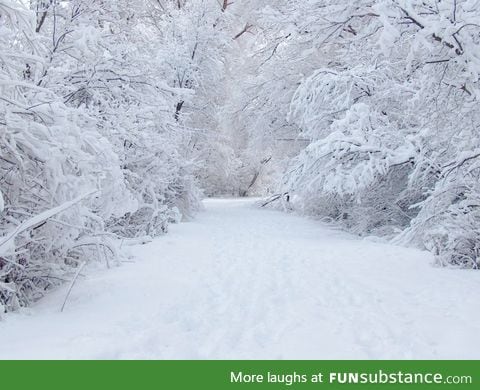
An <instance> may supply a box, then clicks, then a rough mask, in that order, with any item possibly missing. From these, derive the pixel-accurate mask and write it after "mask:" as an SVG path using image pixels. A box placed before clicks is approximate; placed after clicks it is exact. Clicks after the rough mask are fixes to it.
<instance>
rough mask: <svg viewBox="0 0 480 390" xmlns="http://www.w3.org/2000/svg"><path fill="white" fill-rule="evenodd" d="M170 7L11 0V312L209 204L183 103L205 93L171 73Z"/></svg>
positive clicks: (7, 176)
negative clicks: (166, 26) (203, 200)
mask: <svg viewBox="0 0 480 390" xmlns="http://www.w3.org/2000/svg"><path fill="white" fill-rule="evenodd" d="M166 12H167V11H166V10H165V9H163V8H162V5H161V4H157V3H153V2H150V1H147V0H145V1H139V2H135V4H131V2H127V1H119V2H104V1H100V0H88V1H83V0H82V1H80V0H73V1H70V2H57V1H49V0H47V1H45V0H42V1H38V2H31V7H29V8H28V9H27V8H25V6H24V5H23V3H22V2H18V1H13V0H1V1H0V59H1V60H0V194H1V196H0V198H1V202H0V206H1V207H0V213H1V214H0V217H1V221H0V306H1V307H2V309H0V312H2V311H3V310H4V309H6V310H12V309H15V308H17V307H19V306H25V305H28V304H29V303H31V302H32V301H34V300H35V299H37V298H38V297H40V296H41V295H43V294H44V292H45V291H46V290H48V289H49V288H50V287H52V286H55V285H57V284H58V283H61V282H63V281H64V280H68V279H69V278H70V277H71V276H72V275H73V273H74V271H75V268H77V267H78V266H79V265H80V264H82V263H83V262H87V261H91V260H98V261H104V262H105V263H106V264H107V265H109V264H110V262H112V261H115V260H116V259H118V256H119V253H117V242H118V238H122V237H137V236H145V235H149V236H155V235H158V234H161V233H164V232H166V231H167V229H168V224H169V223H170V222H176V221H179V220H180V219H181V218H182V217H185V216H186V217H188V216H190V215H191V213H192V212H193V211H195V210H196V209H197V208H198V207H199V199H200V193H199V190H198V188H197V184H196V178H195V172H196V171H197V170H198V165H199V164H200V162H198V161H194V158H195V157H196V156H195V155H192V146H191V145H192V143H193V142H192V140H193V139H194V138H195V137H194V136H193V135H192V134H193V133H194V132H193V131H192V129H190V128H189V127H188V125H186V123H185V121H184V120H183V119H182V118H180V114H179V112H178V102H179V100H183V101H188V100H192V99H193V97H194V92H195V91H194V90H193V89H190V90H187V89H186V88H184V87H183V88H182V86H178V85H172V84H171V83H170V81H171V79H172V72H174V70H175V69H173V68H172V67H171V66H170V64H168V63H167V62H166V60H165V59H166V58H167V57H168V56H169V55H170V54H171V45H170V42H168V41H166V40H165V39H164V38H165V37H164V36H163V35H162V34H160V32H159V30H158V28H157V27H158V26H157V25H156V23H157V21H158V20H159V19H158V20H157V17H158V18H165V20H166V21H168V23H170V28H172V29H173V28H174V24H175V23H176V22H178V20H176V19H175V18H172V17H169V16H168V15H166ZM154 16H155V17H154ZM187 38H189V39H194V37H188V36H187V37H185V39H187ZM197 49H198V50H199V52H201V50H202V49H201V48H200V47H198V48H197Z"/></svg>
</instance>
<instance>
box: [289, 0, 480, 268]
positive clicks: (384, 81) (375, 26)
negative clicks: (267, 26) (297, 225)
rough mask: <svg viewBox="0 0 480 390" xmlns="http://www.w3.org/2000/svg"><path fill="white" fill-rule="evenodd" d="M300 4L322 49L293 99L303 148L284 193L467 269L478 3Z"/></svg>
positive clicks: (475, 194) (471, 255)
mask: <svg viewBox="0 0 480 390" xmlns="http://www.w3.org/2000/svg"><path fill="white" fill-rule="evenodd" d="M286 3H287V4H288V3H289V2H288V1H286ZM307 8H309V9H310V11H309V12H305V13H302V11H301V10H300V11H298V12H299V13H298V14H297V17H298V19H297V20H298V23H299V24H301V25H303V26H308V30H307V29H305V34H307V35H310V37H311V45H313V46H315V45H317V44H318V45H319V47H321V48H323V49H322V50H323V51H324V53H326V54H327V55H326V56H325V58H324V59H323V60H322V59H321V60H317V63H318V69H317V70H315V71H314V72H313V73H312V74H311V75H310V76H308V77H305V78H304V81H303V82H302V83H301V84H300V86H299V87H298V88H297V90H296V93H295V94H294V96H293V99H292V102H291V108H290V114H289V119H290V120H291V121H293V122H295V123H297V124H298V126H299V127H300V128H301V135H302V137H304V138H306V139H308V140H309V146H308V147H307V148H305V149H304V150H303V151H302V152H301V153H300V154H299V155H298V156H297V157H296V158H295V159H294V160H293V161H292V163H291V164H290V166H289V168H288V169H287V171H286V175H285V185H284V186H283V188H282V192H289V193H290V195H291V198H292V201H293V202H294V204H295V205H296V207H298V208H300V209H302V210H304V211H306V212H311V213H314V214H317V215H320V216H326V217H329V218H332V219H335V220H337V221H339V222H340V223H342V224H343V225H344V226H346V227H347V228H349V229H352V230H354V231H355V232H357V233H359V234H371V233H377V234H388V235H390V236H393V235H396V234H398V233H401V234H400V235H399V236H398V237H397V240H398V242H403V243H412V242H415V243H416V244H418V245H421V246H423V247H425V248H427V249H429V250H431V251H433V253H435V254H436V255H437V258H438V260H439V263H441V264H453V265H459V266H462V267H474V268H476V267H477V265H478V261H479V259H478V239H479V236H478V229H477V226H478V216H477V214H478V213H477V209H478V207H479V206H480V204H479V203H478V199H479V187H478V185H477V183H478V162H479V156H480V154H479V153H478V150H479V147H480V144H479V141H480V139H479V137H478V131H479V127H480V125H479V124H480V111H479V110H478V103H479V98H480V92H479V91H480V90H479V75H480V56H479V54H480V39H479V31H480V29H479V26H478V23H477V22H476V20H478V19H479V18H480V9H479V8H478V7H477V6H476V5H475V4H474V2H470V1H460V2H459V1H453V0H452V1H445V2H441V3H439V2H436V1H421V2H420V1H402V0H386V1H382V2H373V1H361V2H355V6H352V4H349V3H348V2H344V1H337V2H329V3H328V4H326V2H323V1H320V0H319V1H311V2H309V3H308V6H307ZM319 12H320V13H322V14H323V15H324V17H323V19H322V21H321V22H320V23H319V24H318V25H314V24H309V21H312V19H311V17H310V15H316V14H318V13H319ZM306 55H307V57H304V59H305V58H312V57H311V54H310V53H306Z"/></svg>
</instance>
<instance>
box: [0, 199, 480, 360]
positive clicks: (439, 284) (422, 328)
mask: <svg viewBox="0 0 480 390" xmlns="http://www.w3.org/2000/svg"><path fill="white" fill-rule="evenodd" d="M204 203H205V206H206V211H205V212H203V213H201V214H200V215H198V217H197V218H196V219H195V220H194V221H192V222H186V223H182V224H179V225H175V226H172V227H171V231H170V232H169V234H168V235H166V236H163V237H161V238H158V239H156V240H154V241H153V242H151V243H148V244H146V245H142V246H140V245H138V246H133V247H129V250H133V251H134V252H135V254H136V256H137V257H138V261H135V262H132V263H125V264H123V265H122V266H121V267H117V268H114V269H110V270H104V271H102V272H98V270H97V271H95V272H92V270H90V271H87V272H86V277H85V278H79V279H78V280H77V282H76V284H75V286H74V287H73V290H72V292H71V295H70V297H69V299H68V302H67V304H66V307H65V310H64V312H62V313H61V312H60V308H61V306H62V303H63V300H64V299H65V295H66V292H67V289H68V286H67V285H65V286H64V287H61V288H59V289H57V290H56V291H54V292H53V293H51V294H50V295H48V296H47V297H46V298H44V299H42V300H41V301H40V302H38V303H37V304H36V305H34V306H33V307H32V308H30V309H25V310H24V311H23V312H21V313H16V314H9V315H7V316H6V318H4V320H3V321H1V322H0V358H3V359H5V358H8V359H12V358H42V359H43V358H56V359H64V358H67V359H74V358H75V359H86V358H88V359H140V358H142V359H154V358H155V359H167V358H168V359H186V358H188V359H205V358H222V359H230V358H236V359H253V358H256V359H263V358H272V359H307V358H312V359H333V358H337V359H346V358H350V359H352V358H354V359H357V358H365V359H380V358H389V359H406V358H413V359H420V358H422V359H430V358H432V359H440V358H442V359H478V358H480V349H479V346H480V321H479V317H480V314H479V313H480V310H479V308H480V303H479V301H478V298H477V296H476V294H475V292H476V291H478V289H479V287H480V274H479V273H478V272H473V271H468V270H453V269H445V268H435V267H433V266H432V265H431V263H432V261H433V259H432V256H431V255H430V254H429V253H426V252H422V251H419V250H416V249H409V248H402V247H397V246H393V245H389V244H385V243H379V242H372V241H369V240H361V239H358V238H357V237H353V236H350V235H348V234H346V233H342V232H340V231H337V230H334V229H332V228H331V227H328V226H325V225H323V224H321V223H319V222H318V221H313V220H308V219H305V218H302V217H299V216H293V215H289V214H284V213H281V212H277V211H272V210H264V209H258V208H256V207H255V206H254V201H253V200H251V199H248V200H235V199H217V200H207V201H205V202H204Z"/></svg>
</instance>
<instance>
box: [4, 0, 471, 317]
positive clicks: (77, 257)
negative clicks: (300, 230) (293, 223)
mask: <svg viewBox="0 0 480 390" xmlns="http://www.w3.org/2000/svg"><path fill="white" fill-rule="evenodd" d="M479 102H480V1H479V0H408V1H407V0H379V1H373V0H358V1H354V2H352V1H346V0H305V1H295V0H256V1H254V0H236V1H235V0H222V1H220V0H136V1H127V0H117V1H108V0H0V313H2V312H7V311H15V310H17V309H19V308H21V307H26V306H29V305H31V304H32V303H33V302H36V301H37V300H38V299H39V298H40V297H42V296H44V295H45V293H46V292H47V291H50V290H51V289H52V288H54V287H56V286H59V285H61V284H63V283H65V282H69V281H71V279H72V277H73V276H74V275H75V274H76V273H77V272H79V271H80V270H81V268H82V267H83V266H84V265H85V264H90V263H99V264H103V265H105V267H108V268H110V267H113V266H115V265H116V264H118V263H119V262H121V261H122V259H123V258H124V257H125V254H124V248H125V247H129V246H132V245H136V244H138V243H142V242H148V241H149V240H151V239H153V238H154V237H156V236H161V235H163V234H165V233H168V230H169V228H170V226H171V224H172V223H179V222H182V221H190V220H192V219H195V218H196V213H197V212H199V211H200V210H201V209H202V207H203V206H202V199H204V198H209V197H242V198H243V197H262V199H263V201H261V202H259V205H258V207H262V206H263V208H273V209H278V210H283V211H285V212H287V213H297V214H299V215H303V216H308V217H311V218H314V219H318V220H320V221H322V222H327V223H329V224H331V225H333V226H336V227H339V228H341V229H344V230H346V231H348V232H350V233H353V234H355V235H358V236H362V237H380V238H381V239H382V240H386V241H388V242H391V243H393V244H395V245H400V246H408V247H414V248H419V249H421V250H427V251H429V252H431V253H432V254H433V256H434V259H435V264H434V265H435V266H440V267H449V268H451V267H453V268H466V269H477V268H478V267H479V266H480V180H479V178H480V176H479V175H480V105H479ZM432 268H433V267H432ZM419 272H420V271H419ZM421 272H429V271H428V270H427V271H423V270H422V271H421ZM472 272H473V271H472Z"/></svg>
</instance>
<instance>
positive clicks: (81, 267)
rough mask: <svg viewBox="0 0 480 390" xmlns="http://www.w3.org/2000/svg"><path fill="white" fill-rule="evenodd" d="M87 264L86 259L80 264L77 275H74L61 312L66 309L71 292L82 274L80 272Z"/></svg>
mask: <svg viewBox="0 0 480 390" xmlns="http://www.w3.org/2000/svg"><path fill="white" fill-rule="evenodd" d="M86 264H87V262H86V261H84V262H83V263H82V264H80V267H78V270H77V272H76V273H75V276H74V277H73V279H72V282H71V283H70V287H69V288H68V292H67V295H66V296H65V300H64V301H63V305H62V308H61V309H60V312H63V309H65V305H66V303H67V300H68V297H69V296H70V293H71V292H72V289H73V285H74V284H75V282H76V281H77V278H78V275H80V272H82V270H83V268H84V267H85V265H86Z"/></svg>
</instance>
